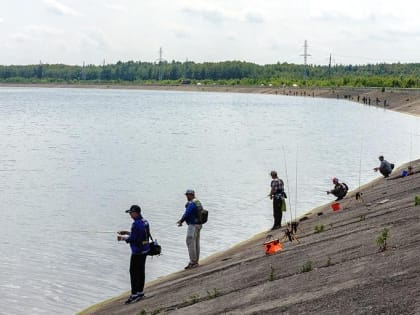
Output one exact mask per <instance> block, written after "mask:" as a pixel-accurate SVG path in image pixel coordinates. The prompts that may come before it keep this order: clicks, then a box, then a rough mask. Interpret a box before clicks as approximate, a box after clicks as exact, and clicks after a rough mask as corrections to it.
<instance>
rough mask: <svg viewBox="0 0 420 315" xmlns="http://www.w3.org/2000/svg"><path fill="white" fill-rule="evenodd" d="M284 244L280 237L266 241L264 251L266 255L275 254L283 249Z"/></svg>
mask: <svg viewBox="0 0 420 315" xmlns="http://www.w3.org/2000/svg"><path fill="white" fill-rule="evenodd" d="M282 248H283V246H282V245H281V243H280V241H279V240H278V239H276V240H272V241H269V242H265V243H264V251H265V254H266V255H271V254H274V253H276V252H278V251H281V250H282Z"/></svg>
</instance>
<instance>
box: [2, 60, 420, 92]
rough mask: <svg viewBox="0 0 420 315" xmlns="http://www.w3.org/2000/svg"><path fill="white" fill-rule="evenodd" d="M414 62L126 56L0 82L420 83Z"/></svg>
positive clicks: (9, 72)
mask: <svg viewBox="0 0 420 315" xmlns="http://www.w3.org/2000/svg"><path fill="white" fill-rule="evenodd" d="M419 79H420V63H411V64H400V63H394V64H385V63H381V64H368V65H335V66H332V67H328V66H319V65H308V66H304V65H296V64H289V63H276V64H270V65H257V64H254V63H250V62H243V61H223V62H205V63H195V62H191V61H187V62H178V61H172V62H161V63H151V62H141V61H128V62H117V63H116V64H106V65H100V66H99V65H87V66H83V67H82V66H71V65H64V64H41V63H40V64H38V65H10V66H0V82H3V83H78V84H83V83H86V84H98V83H104V84H105V83H107V84H112V83H118V84H203V85H204V84H218V85H245V86H246V85H262V84H264V85H271V86H292V85H293V84H297V85H299V86H305V87H312V86H314V87H315V86H317V87H340V86H348V87H395V88H420V80H419Z"/></svg>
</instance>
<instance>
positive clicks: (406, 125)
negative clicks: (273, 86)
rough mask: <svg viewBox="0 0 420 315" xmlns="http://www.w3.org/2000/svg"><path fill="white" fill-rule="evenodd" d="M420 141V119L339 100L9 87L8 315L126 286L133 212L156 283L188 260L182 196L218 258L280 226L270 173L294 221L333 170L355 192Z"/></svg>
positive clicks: (320, 194)
mask: <svg viewBox="0 0 420 315" xmlns="http://www.w3.org/2000/svg"><path fill="white" fill-rule="evenodd" d="M419 134H420V132H419V123H418V119H417V118H414V117H411V116H407V115H403V114H398V113H394V112H389V111H384V110H382V109H379V108H375V107H365V106H362V105H359V104H355V103H349V102H346V101H339V100H327V99H312V98H300V97H284V96H275V95H251V94H219V93H184V92H151V91H150V92H149V91H124V90H93V89H38V88H1V89H0V209H1V216H0V228H1V231H2V235H3V237H2V242H0V252H1V256H0V296H1V298H0V313H1V314H53V313H57V314H58V313H59V314H73V313H75V312H76V311H78V310H81V309H83V308H84V307H87V306H89V305H91V304H93V303H96V302H99V301H101V300H103V299H106V298H109V297H111V296H115V295H117V294H120V293H121V292H123V291H126V290H128V289H129V275H128V265H129V255H130V252H129V247H128V245H126V244H124V243H117V242H116V235H115V233H114V232H115V231H117V230H119V229H129V228H130V225H131V220H130V218H129V216H128V215H127V214H125V213H124V210H125V209H127V208H128V207H129V206H130V205H131V204H134V203H138V204H140V205H141V207H142V209H143V213H144V215H145V217H146V218H147V219H148V220H149V222H150V224H151V227H152V233H153V235H154V237H155V238H157V239H158V240H159V241H160V243H161V244H162V246H163V249H164V255H163V256H161V257H158V258H153V259H149V260H148V262H147V279H148V280H151V279H155V278H157V277H159V276H162V275H165V274H168V273H170V272H173V271H176V270H179V269H181V268H182V267H183V266H184V265H185V264H186V263H187V261H188V259H187V257H188V254H187V250H186V246H185V233H186V228H185V226H184V227H182V228H178V227H177V226H176V225H175V222H176V221H177V220H178V219H179V217H180V216H181V214H182V212H183V206H184V204H185V196H184V195H183V192H184V191H185V189H187V188H194V189H195V190H196V192H197V196H198V197H199V198H200V199H201V200H202V202H203V204H204V205H205V207H206V208H207V209H209V211H210V219H209V222H208V223H207V224H206V225H205V227H204V229H203V231H202V255H203V256H208V255H209V254H211V253H214V252H216V251H220V250H223V249H226V248H228V247H229V246H231V245H233V244H234V243H237V242H239V241H241V240H243V239H246V238H248V237H250V236H252V235H253V234H255V233H257V232H260V231H262V230H265V229H267V228H269V227H270V226H271V224H272V212H271V211H272V210H271V203H270V200H269V199H268V198H266V197H264V196H266V194H267V193H268V191H269V183H270V177H269V176H268V173H269V171H270V170H271V169H277V170H278V172H279V174H280V177H282V178H283V179H284V180H285V181H286V184H287V189H288V190H289V197H290V198H289V199H290V205H291V206H292V212H290V210H289V211H288V212H287V213H286V215H285V218H286V219H290V214H291V213H292V214H293V216H294V215H295V212H296V214H297V215H300V214H302V213H304V212H305V211H308V210H309V209H311V208H312V207H314V206H317V205H319V204H322V203H325V202H328V201H330V200H331V198H330V197H328V196H327V195H326V194H325V192H324V191H325V190H327V189H330V188H331V177H333V176H337V177H338V178H340V179H342V180H344V181H345V182H347V183H348V184H349V186H350V188H353V189H354V188H357V186H358V185H359V181H360V182H361V183H365V182H367V181H368V180H371V179H373V178H375V177H377V176H378V174H376V173H374V172H373V171H372V168H373V167H374V166H376V165H377V164H378V161H377V156H378V155H379V154H383V155H385V158H387V159H389V160H390V161H392V162H394V163H396V164H400V163H402V162H406V161H408V160H410V159H415V158H418V156H419V154H420V152H419V150H420V149H419V148H420V146H419V145H418V144H419ZM360 165H361V168H360ZM359 169H360V170H361V171H360V172H359ZM286 171H287V177H286ZM296 179H297V181H296ZM288 206H289V204H288Z"/></svg>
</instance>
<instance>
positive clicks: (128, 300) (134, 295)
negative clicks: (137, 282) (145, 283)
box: [124, 294, 137, 304]
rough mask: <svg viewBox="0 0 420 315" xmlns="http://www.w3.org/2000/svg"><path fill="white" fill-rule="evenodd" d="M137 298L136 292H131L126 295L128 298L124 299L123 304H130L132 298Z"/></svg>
mask: <svg viewBox="0 0 420 315" xmlns="http://www.w3.org/2000/svg"><path fill="white" fill-rule="evenodd" d="M136 298H137V294H131V295H130V296H129V297H128V299H127V301H125V302H124V304H130V303H133V302H134V300H135V299H136Z"/></svg>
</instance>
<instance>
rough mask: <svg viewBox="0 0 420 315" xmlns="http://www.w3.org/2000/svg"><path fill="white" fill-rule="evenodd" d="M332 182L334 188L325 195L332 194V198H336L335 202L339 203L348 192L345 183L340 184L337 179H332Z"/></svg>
mask: <svg viewBox="0 0 420 315" xmlns="http://www.w3.org/2000/svg"><path fill="white" fill-rule="evenodd" d="M332 182H333V184H334V188H333V189H331V190H329V191H327V194H328V195H329V194H333V195H334V196H336V197H337V199H336V200H335V201H339V200H341V199H343V198H344V197H345V196H346V195H347V192H348V191H349V187H348V186H347V184H346V183H340V182H339V181H338V178H337V177H334V178H333V179H332Z"/></svg>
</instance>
